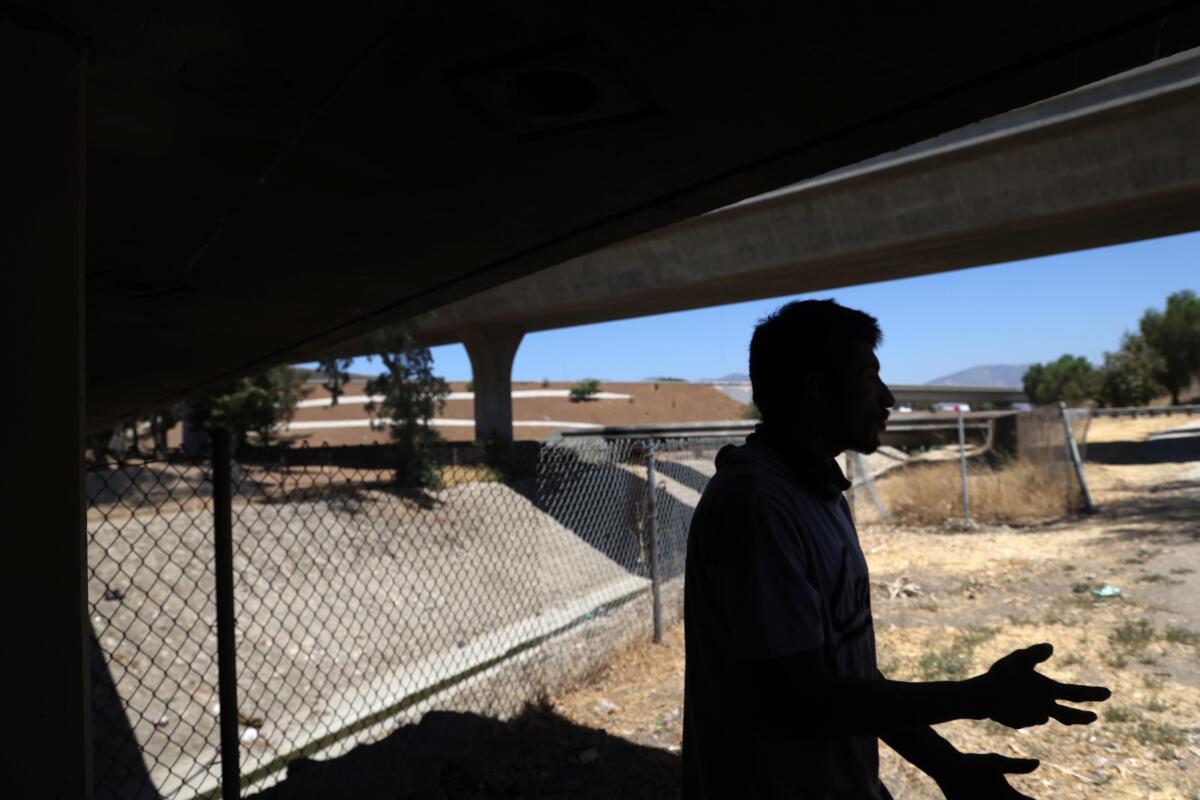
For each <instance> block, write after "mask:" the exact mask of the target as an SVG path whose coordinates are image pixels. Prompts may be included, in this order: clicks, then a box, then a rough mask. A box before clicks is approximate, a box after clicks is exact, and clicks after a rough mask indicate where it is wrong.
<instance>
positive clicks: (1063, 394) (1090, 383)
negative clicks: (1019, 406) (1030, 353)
mask: <svg viewBox="0 0 1200 800" xmlns="http://www.w3.org/2000/svg"><path fill="white" fill-rule="evenodd" d="M1021 382H1022V383H1023V384H1024V386H1025V396H1026V397H1028V398H1029V402H1031V403H1033V404H1034V405H1039V406H1041V405H1046V404H1048V403H1057V402H1058V401H1059V400H1065V401H1066V402H1068V403H1079V402H1082V401H1084V400H1087V399H1090V398H1091V397H1092V395H1093V388H1094V386H1095V382H1096V370H1095V368H1094V367H1092V365H1091V363H1090V362H1089V361H1088V360H1087V359H1086V358H1084V357H1083V356H1070V355H1064V356H1061V357H1059V359H1058V360H1057V361H1051V362H1050V363H1048V364H1034V365H1033V366H1031V367H1030V368H1029V369H1027V370H1025V374H1024V375H1023V376H1022V378H1021Z"/></svg>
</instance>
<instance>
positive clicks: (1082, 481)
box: [1058, 400, 1096, 514]
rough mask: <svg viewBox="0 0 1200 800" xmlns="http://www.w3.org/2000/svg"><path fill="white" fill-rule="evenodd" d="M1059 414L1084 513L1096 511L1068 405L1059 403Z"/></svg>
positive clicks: (1060, 401)
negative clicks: (1069, 415)
mask: <svg viewBox="0 0 1200 800" xmlns="http://www.w3.org/2000/svg"><path fill="white" fill-rule="evenodd" d="M1058 413H1059V414H1060V415H1061V416H1062V423H1063V431H1064V433H1065V434H1066V437H1067V452H1068V453H1069V454H1070V456H1071V465H1072V466H1073V467H1075V477H1076V479H1078V481H1079V493H1080V494H1081V495H1082V496H1083V510H1084V513H1087V514H1090V513H1092V512H1093V511H1095V510H1096V509H1095V507H1094V506H1093V505H1092V495H1091V492H1089V491H1088V485H1087V478H1086V477H1084V474H1083V459H1081V458H1080V457H1079V446H1078V445H1077V444H1076V443H1075V431H1073V430H1071V420H1070V419H1069V418H1068V417H1067V404H1066V403H1065V402H1063V401H1062V400H1059V401H1058Z"/></svg>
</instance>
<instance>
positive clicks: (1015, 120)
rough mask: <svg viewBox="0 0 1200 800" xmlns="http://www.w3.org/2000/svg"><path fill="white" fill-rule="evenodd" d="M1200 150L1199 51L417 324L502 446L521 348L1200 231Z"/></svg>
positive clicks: (570, 265)
mask: <svg viewBox="0 0 1200 800" xmlns="http://www.w3.org/2000/svg"><path fill="white" fill-rule="evenodd" d="M1197 142H1200V51H1197V50H1192V51H1188V52H1185V53H1182V54H1179V55H1177V56H1175V57H1172V58H1169V59H1164V60H1162V61H1159V62H1155V63H1154V64H1151V65H1149V66H1146V67H1143V68H1139V69H1135V70H1132V71H1129V72H1126V73H1124V74H1121V75H1118V76H1114V77H1112V78H1109V79H1107V80H1103V81H1100V82H1098V83H1094V84H1092V85H1090V86H1086V87H1083V88H1080V89H1078V90H1075V91H1073V92H1069V93H1066V94H1063V95H1061V96H1058V97H1055V98H1052V99H1049V100H1045V101H1043V102H1040V103H1037V104H1034V105H1031V106H1029V107H1026V108H1022V109H1019V110H1017V111H1012V112H1009V113H1006V114H1003V115H1000V116H997V117H994V118H992V119H988V120H985V121H982V122H979V123H976V124H973V125H969V126H966V127H964V128H962V129H959V130H956V131H953V132H950V133H947V134H944V135H942V136H938V137H935V138H933V139H930V140H928V141H925V142H921V143H919V144H917V145H914V146H910V147H907V148H902V149H900V150H897V151H895V152H893V153H890V154H886V155H882V156H880V157H876V158H873V159H871V160H868V161H865V162H863V163H861V164H858V165H856V166H853V167H849V168H845V169H839V170H837V171H834V172H831V173H829V174H827V175H824V176H822V177H819V178H814V179H811V180H808V181H804V182H802V183H798V184H795V185H793V186H790V187H787V188H784V189H780V190H778V191H774V192H771V193H769V194H766V195H763V196H761V197H757V198H753V199H751V200H747V201H744V202H740V203H737V204H735V205H732V206H729V207H726V208H723V209H720V210H718V211H714V212H712V213H708V214H704V215H702V216H699V217H695V218H692V219H689V220H686V221H684V222H681V223H678V224H675V225H672V226H669V227H666V228H662V229H660V230H657V231H653V232H651V233H648V234H645V235H643V236H640V237H637V238H634V239H630V240H628V241H625V242H621V243H619V244H615V245H612V246H609V247H607V248H604V249H601V250H597V251H595V252H592V253H589V254H588V255H585V256H581V257H578V258H574V259H571V260H569V261H566V262H564V263H562V264H560V265H558V266H556V267H551V268H549V269H545V270H542V271H540V272H537V273H535V274H533V275H530V276H527V277H525V278H521V279H518V280H515V281H511V282H509V283H506V284H504V285H502V286H498V287H496V288H494V289H491V290H488V291H484V292H480V293H478V294H475V295H472V296H471V297H468V298H466V299H463V300H460V301H458V302H456V303H453V304H450V305H446V306H443V307H441V308H438V309H435V310H433V311H430V312H427V313H425V314H421V315H419V316H417V317H415V318H414V319H413V320H412V321H411V323H410V324H411V325H412V326H413V328H414V330H415V332H416V334H417V336H418V338H419V339H420V340H422V341H423V342H425V343H427V344H430V345H436V344H445V343H449V342H458V341H461V342H462V343H463V344H465V345H466V348H467V352H468V354H469V355H470V358H471V364H472V368H473V370H474V381H475V391H476V409H475V419H476V425H477V430H478V431H479V432H480V435H481V436H482V435H487V434H488V433H491V434H492V435H498V436H501V437H507V436H509V435H511V420H512V411H511V401H510V400H509V391H510V383H509V381H510V370H511V367H512V362H513V358H514V356H515V353H516V350H517V347H518V346H519V344H520V342H521V338H522V336H523V335H524V334H525V333H527V332H530V331H539V330H546V329H550V328H557V327H563V326H569V325H580V324H584V323H592V322H602V321H608V320H616V319H624V318H628V317H635V316H642V315H646V314H656V313H663V312H669V311H680V310H684V309H690V308H697V307H703V306H712V305H720V304H724V303H732V302H738V301H745V300H753V299H759V298H764V297H775V296H780V295H788V294H796V293H801V292H812V291H817V290H822V289H832V288H836V287H840V286H848V285H853V284H859V283H868V282H873V281H881V280H892V279H896V278H903V277H909V276H913V275H923V274H928V273H934V272H941V271H945V270H952V269H959V268H963V267H972V266H977V265H983V264H991V263H996V262H1003V261H1011V260H1014V259H1022V258H1030V257H1034V256H1041V255H1047V254H1051V253H1057V252H1062V251H1068V250H1076V249H1080V248H1086V247H1097V246H1101V245H1110V244H1116V243H1119V242H1125V241H1131V240H1137V239H1144V238H1149V237H1154V236H1163V235H1168V234H1174V233H1180V232H1183V231H1190V230H1194V229H1196V228H1197V227H1200V148H1198V147H1197V146H1196V143H1197ZM982 300H983V299H982V298H981V301H982ZM1012 311H1013V310H1012V309H988V310H984V311H983V313H1009V314H1011V313H1012ZM1016 319H1017V318H1016V317H1014V321H1016ZM362 349H363V348H362V346H361V345H356V344H355V343H353V342H351V343H348V344H347V345H345V346H344V347H343V350H344V351H345V352H352V351H355V350H359V351H361V350H362ZM925 388H928V387H925ZM991 391H992V390H985V393H987V392H991ZM918 394H920V392H918ZM1007 394H1013V392H1012V391H1011V390H1010V391H1008V392H1007ZM1007 394H1006V396H1005V398H1004V399H1005V401H1008V402H1012V401H1017V400H1023V399H1024V398H1023V397H1017V396H1016V395H1013V396H1012V397H1008V396H1007ZM913 397H914V398H916V395H914V396H913ZM920 399H924V395H922V396H921V398H920ZM930 399H931V400H937V399H944V398H940V397H939V398H932V397H931V398H930ZM962 399H966V398H962ZM992 399H993V400H994V399H995V398H992Z"/></svg>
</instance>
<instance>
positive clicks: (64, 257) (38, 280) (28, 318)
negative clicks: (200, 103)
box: [0, 2, 92, 800]
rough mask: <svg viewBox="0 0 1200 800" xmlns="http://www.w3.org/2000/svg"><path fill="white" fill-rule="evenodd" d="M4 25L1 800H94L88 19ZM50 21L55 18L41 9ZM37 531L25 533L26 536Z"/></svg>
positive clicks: (0, 67)
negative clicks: (86, 333) (88, 485)
mask: <svg viewBox="0 0 1200 800" xmlns="http://www.w3.org/2000/svg"><path fill="white" fill-rule="evenodd" d="M19 5H20V7H21V8H22V9H23V10H22V13H21V14H20V15H18V14H17V7H16V6H14V7H13V8H12V14H11V15H8V14H6V15H3V17H2V18H0V75H3V77H0V89H2V91H0V96H3V98H4V101H3V113H4V120H5V121H4V132H5V145H4V150H3V154H0V159H2V160H3V164H4V166H3V175H4V185H3V190H2V191H3V192H4V193H5V195H6V196H7V197H6V199H7V200H8V201H9V202H8V203H6V204H5V206H4V208H5V219H4V228H5V231H4V235H3V236H2V237H0V247H2V248H3V251H2V252H0V263H3V264H4V270H5V277H6V279H7V281H8V283H7V284H6V286H5V291H4V299H3V307H4V313H3V314H2V315H0V316H2V317H3V323H2V324H3V326H4V334H3V336H4V346H5V348H6V352H8V353H9V357H8V360H7V361H8V363H9V364H10V367H11V369H12V371H13V373H14V374H13V375H12V376H11V377H12V386H14V387H16V391H13V392H9V397H10V402H14V403H15V405H13V406H10V410H9V414H10V415H11V417H12V419H13V420H14V421H17V420H19V422H18V423H17V424H13V425H10V426H9V427H8V430H7V433H6V436H5V456H6V457H7V459H8V461H9V463H8V464H7V465H6V466H5V470H4V480H3V482H2V483H0V487H2V488H0V498H2V499H3V503H4V508H5V510H6V511H7V512H8V514H7V515H8V519H7V520H6V522H5V531H6V533H8V534H9V535H7V536H5V553H4V557H3V559H0V562H2V563H3V565H4V566H3V569H0V583H2V585H3V586H4V593H5V597H6V599H7V601H8V602H6V603H5V606H6V609H5V614H4V620H5V621H4V642H5V651H6V653H7V654H8V655H9V657H8V658H6V659H5V661H6V662H7V666H8V668H9V670H10V672H9V678H8V679H7V681H8V683H7V685H6V686H5V693H4V694H5V701H4V710H3V715H4V720H5V727H6V728H7V729H8V730H9V731H10V733H12V734H14V735H12V736H11V737H10V738H9V744H7V745H5V753H4V763H5V765H6V766H5V770H4V779H3V780H4V783H3V786H4V796H5V797H22V798H30V800H41V799H42V798H47V800H48V799H49V798H81V799H82V800H86V799H87V798H90V797H91V796H92V775H91V771H92V739H91V692H90V687H89V680H88V674H89V664H88V651H89V645H88V641H89V637H88V633H90V623H89V622H88V619H87V592H86V575H87V548H86V541H85V534H84V532H85V527H84V513H85V502H84V485H83V479H84V474H83V447H84V416H83V409H84V404H83V387H84V382H83V349H84V338H83V221H84V208H83V200H84V166H83V149H84V124H83V116H84V102H83V91H84V74H85V68H86V45H85V43H84V41H83V40H82V38H81V37H80V36H79V35H78V34H77V33H75V31H79V30H82V29H83V28H82V21H83V8H82V6H81V4H78V3H72V2H64V3H50V4H30V3H21V4H19ZM43 6H49V8H44V7H43ZM21 519H24V520H27V522H26V523H21V522H19V521H18V520H21Z"/></svg>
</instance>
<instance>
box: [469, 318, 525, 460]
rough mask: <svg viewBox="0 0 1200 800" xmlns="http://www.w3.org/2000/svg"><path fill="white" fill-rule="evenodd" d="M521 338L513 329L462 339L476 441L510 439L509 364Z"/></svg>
mask: <svg viewBox="0 0 1200 800" xmlns="http://www.w3.org/2000/svg"><path fill="white" fill-rule="evenodd" d="M524 336H525V333H524V331H521V330H519V329H516V328H484V329H481V330H475V331H470V332H469V333H466V334H464V335H463V337H462V342H463V344H464V345H466V348H467V356H468V357H470V359H471V377H472V380H473V381H474V386H475V440H476V441H478V442H486V441H488V440H496V441H502V442H511V441H512V440H513V425H512V421H513V418H512V365H513V358H514V357H515V356H516V354H517V348H518V347H519V346H520V344H521V339H522V338H524Z"/></svg>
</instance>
